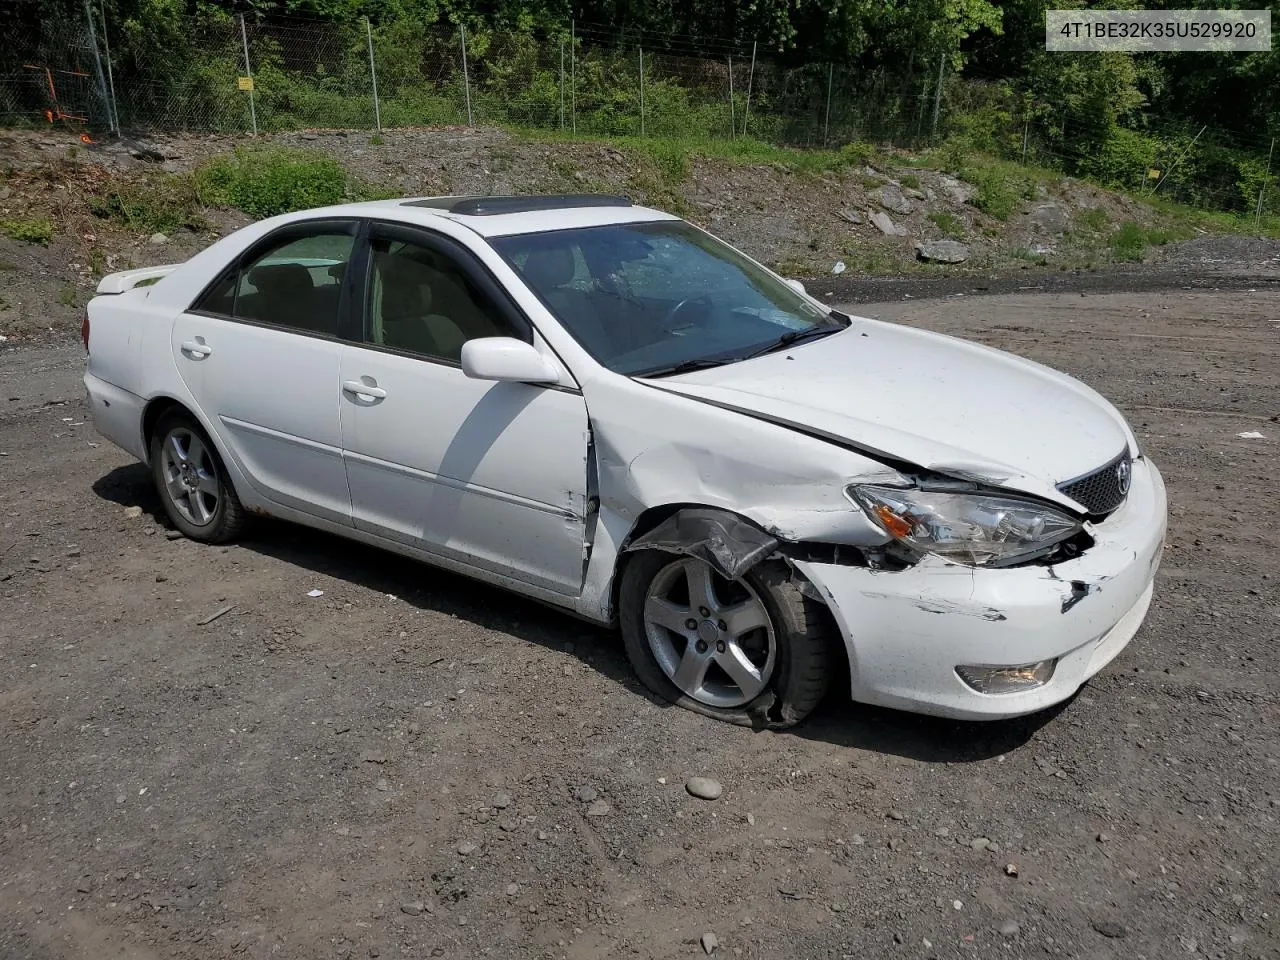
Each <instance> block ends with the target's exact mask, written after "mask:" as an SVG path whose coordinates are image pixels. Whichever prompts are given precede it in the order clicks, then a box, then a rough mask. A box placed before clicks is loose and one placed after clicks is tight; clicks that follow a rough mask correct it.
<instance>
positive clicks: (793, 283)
mask: <svg viewBox="0 0 1280 960" xmlns="http://www.w3.org/2000/svg"><path fill="white" fill-rule="evenodd" d="M787 286H788V287H790V288H791V289H792V290H794V291H795V292H796V293H806V292H807V291H806V290H805V288H804V284H803V283H801V282H800V281H799V280H788V281H787Z"/></svg>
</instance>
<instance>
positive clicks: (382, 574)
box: [93, 463, 1070, 763]
mask: <svg viewBox="0 0 1280 960" xmlns="http://www.w3.org/2000/svg"><path fill="white" fill-rule="evenodd" d="M93 490H94V493H95V494H97V495H98V496H99V497H101V498H102V499H104V500H108V501H110V502H112V503H116V504H119V505H120V506H122V507H132V506H137V507H141V508H142V511H143V513H144V514H146V515H148V516H150V517H151V518H152V519H153V520H154V521H155V522H156V523H158V524H161V525H162V526H165V527H170V526H171V524H170V522H169V518H168V516H167V515H166V514H165V511H164V507H163V506H162V505H161V502H160V498H159V496H158V495H157V494H156V491H155V488H154V486H153V485H152V482H151V473H150V471H149V470H148V468H147V467H145V466H144V465H142V464H140V463H135V464H130V465H128V466H124V467H118V468H116V469H115V470H112V471H111V472H110V473H108V474H106V475H104V476H103V477H101V478H99V479H98V480H97V481H96V482H95V483H94V484H93ZM237 546H238V547H240V548H242V549H245V550H251V551H253V552H255V553H259V554H262V555H263V556H267V557H272V558H274V559H276V560H280V561H283V562H285V563H289V564H291V565H293V566H296V567H299V568H301V569H304V570H310V571H312V572H313V573H317V574H322V575H324V576H329V577H333V578H334V579H337V580H342V581H346V582H348V583H352V584H355V585H357V586H361V587H364V588H366V589H369V590H372V591H374V592H376V593H381V594H391V595H393V596H395V597H397V598H398V599H399V600H401V601H403V602H405V603H409V604H411V605H413V606H415V607H418V608H419V609H422V610H430V611H433V612H435V613H441V614H445V615H448V616H453V617H457V618H459V619H462V620H466V621H467V622H469V623H472V624H475V625H476V626H479V627H482V628H484V629H488V630H500V631H502V632H504V633H508V634H511V635H512V636H517V637H520V638H521V639H523V640H528V641H530V642H532V643H537V644H539V645H541V646H543V647H546V648H548V649H554V650H558V651H560V652H562V653H565V654H568V655H572V656H574V657H576V658H578V659H579V660H580V661H582V662H583V663H584V664H585V665H587V666H589V667H590V668H591V669H594V670H596V671H598V672H599V673H601V674H603V675H604V676H606V677H608V678H609V679H610V680H612V681H614V682H615V683H617V684H619V685H620V686H623V687H625V688H626V689H627V690H629V691H631V692H632V693H634V694H636V695H638V696H643V697H645V698H646V699H648V700H649V701H650V702H652V703H654V704H656V705H657V706H659V707H662V708H664V709H676V708H674V707H672V705H671V704H670V703H668V702H667V701H665V700H662V699H661V698H658V697H656V696H654V695H653V694H651V693H650V692H649V691H648V690H647V689H646V688H644V687H643V686H642V685H641V684H640V683H639V681H638V680H636V678H635V676H634V674H633V673H632V671H631V667H630V665H629V664H628V663H627V660H626V655H625V653H624V652H623V649H622V643H621V639H620V638H619V637H618V635H617V633H616V632H614V631H612V630H608V629H605V628H603V627H599V626H596V625H595V624H592V623H589V622H587V621H584V620H579V619H577V618H575V617H573V616H571V615H569V614H566V613H564V612H562V611H560V610H557V609H555V608H552V607H549V606H545V605H543V604H540V603H537V602H535V601H533V600H529V599H527V598H525V597H521V596H519V595H517V594H514V593H511V592H510V591H507V590H503V589H501V588H499V587H493V586H490V585H488V584H485V583H481V582H480V581H477V580H472V579H470V578H468V577H465V576H461V575H459V574H454V573H450V572H448V571H445V570H440V569H436V568H433V567H430V566H429V565H427V564H424V563H418V562H417V561H414V560H410V559H407V558H405V557H401V556H399V555H397V554H393V553H390V552H388V551H385V550H379V549H377V548H375V547H368V546H365V545H363V544H360V543H356V542H354V541H351V540H346V539H344V538H342V537H339V536H337V535H336V534H330V533H325V532H322V531H318V530H312V529H310V528H308V527H303V526H300V525H298V524H293V523H287V522H284V521H279V520H272V519H266V518H255V519H254V521H253V524H252V526H251V528H250V529H249V531H247V533H246V535H245V536H244V537H243V538H242V539H241V540H240V541H239V542H238V543H237ZM840 668H841V671H842V675H841V677H840V678H838V679H836V680H835V681H834V682H833V683H832V689H831V691H830V693H829V695H828V696H827V698H826V700H825V701H824V702H823V704H822V706H821V707H820V708H819V709H818V710H817V712H815V713H814V715H813V716H812V717H810V718H809V719H808V720H807V721H805V722H804V723H802V724H800V725H798V726H796V727H794V728H791V729H790V730H787V731H784V732H782V733H781V734H780V735H782V736H796V737H799V738H801V739H805V740H814V741H820V742H823V743H828V744H833V745H836V746H843V747H849V748H853V749H861V750H871V751H875V752H877V753H887V754H894V755H898V756H902V757H906V758H909V759H913V760H918V761H922V762H926V763H969V762H974V761H981V760H988V759H991V758H993V757H997V756H999V755H1001V754H1004V753H1008V752H1009V751H1011V750H1014V749H1016V748H1018V747H1020V746H1022V745H1023V744H1024V743H1026V742H1027V741H1028V740H1029V739H1030V738H1031V737H1032V736H1033V735H1034V734H1035V732H1036V731H1037V730H1039V729H1040V728H1041V727H1042V726H1044V725H1045V724H1046V723H1048V722H1050V721H1051V720H1052V719H1053V718H1054V717H1055V716H1057V715H1058V714H1059V713H1060V712H1061V711H1062V710H1063V709H1065V708H1066V706H1067V704H1060V705H1059V706H1057V707H1055V708H1051V709H1049V710H1046V711H1043V712H1041V713H1038V714H1035V715H1033V716H1031V717H1023V718H1020V719H1016V720H1004V721H990V722H986V723H969V722H963V721H954V720H945V719H940V718H935V717H925V716H919V715H915V714H909V713H903V712H901V711H897V710H887V709H881V708H877V707H869V706H864V705H861V704H855V703H852V702H851V701H850V700H849V683H848V678H847V676H844V675H843V670H844V664H843V663H841V664H840ZM1067 703H1068V704H1069V703H1070V701H1067ZM764 735H770V734H764Z"/></svg>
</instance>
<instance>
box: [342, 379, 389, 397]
mask: <svg viewBox="0 0 1280 960" xmlns="http://www.w3.org/2000/svg"><path fill="white" fill-rule="evenodd" d="M342 389H343V390H345V391H347V393H354V394H355V395H356V396H357V397H360V398H361V399H364V398H368V399H370V400H381V399H382V398H383V397H385V396H386V395H387V391H385V390H383V389H382V388H381V387H376V386H374V385H373V384H370V383H365V382H364V381H362V380H343V381H342Z"/></svg>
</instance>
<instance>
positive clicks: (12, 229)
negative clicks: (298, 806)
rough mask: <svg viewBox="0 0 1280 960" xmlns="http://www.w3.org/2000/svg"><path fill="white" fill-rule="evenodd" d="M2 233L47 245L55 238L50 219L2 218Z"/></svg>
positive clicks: (23, 240) (0, 221)
mask: <svg viewBox="0 0 1280 960" xmlns="http://www.w3.org/2000/svg"><path fill="white" fill-rule="evenodd" d="M0 233H4V234H6V235H8V236H10V237H13V239H15V240H21V241H22V242H23V243H38V244H40V246H42V247H47V246H48V245H49V241H50V240H52V239H53V223H52V221H49V220H35V219H33V220H0Z"/></svg>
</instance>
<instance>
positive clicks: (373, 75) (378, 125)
mask: <svg viewBox="0 0 1280 960" xmlns="http://www.w3.org/2000/svg"><path fill="white" fill-rule="evenodd" d="M364 35H365V36H366V37H367V38H368V39H369V79H370V80H372V81H373V126H374V129H376V130H377V132H378V133H381V132H382V107H380V106H379V105H378V68H377V67H376V66H375V65H374V62H373V27H371V26H370V25H369V18H368V17H365V18H364Z"/></svg>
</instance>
